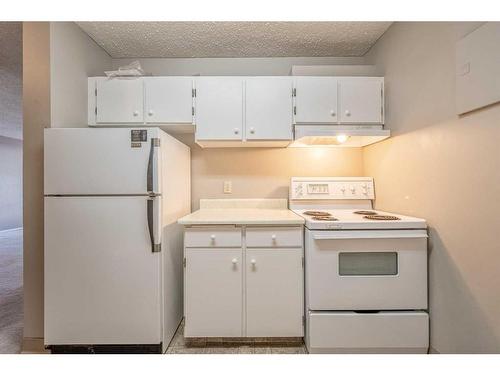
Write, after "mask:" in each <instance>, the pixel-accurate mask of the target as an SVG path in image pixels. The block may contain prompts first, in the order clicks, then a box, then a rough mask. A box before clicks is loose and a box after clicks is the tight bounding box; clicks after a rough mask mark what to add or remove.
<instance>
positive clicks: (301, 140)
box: [288, 125, 391, 147]
mask: <svg viewBox="0 0 500 375" xmlns="http://www.w3.org/2000/svg"><path fill="white" fill-rule="evenodd" d="M390 135H391V132H390V130H386V129H384V128H383V126H382V125H352V126H338V125H295V137H294V139H295V141H294V142H293V143H291V144H290V145H289V146H288V147H310V146H322V147H364V146H367V145H370V144H372V143H376V142H379V141H381V140H383V139H386V138H389V137H390Z"/></svg>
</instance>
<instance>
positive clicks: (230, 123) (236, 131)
mask: <svg viewBox="0 0 500 375" xmlns="http://www.w3.org/2000/svg"><path fill="white" fill-rule="evenodd" d="M195 111H196V112H195V119H196V140H241V139H242V134H243V79H242V78H238V77H201V78H198V79H197V80H196V108H195Z"/></svg>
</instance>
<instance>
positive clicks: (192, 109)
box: [191, 107, 194, 116]
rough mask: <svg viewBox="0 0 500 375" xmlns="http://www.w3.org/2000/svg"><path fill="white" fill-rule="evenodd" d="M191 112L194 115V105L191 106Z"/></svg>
mask: <svg viewBox="0 0 500 375" xmlns="http://www.w3.org/2000/svg"><path fill="white" fill-rule="evenodd" d="M191 114H192V115H193V116H194V107H191Z"/></svg>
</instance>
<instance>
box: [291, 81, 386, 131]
mask: <svg viewBox="0 0 500 375" xmlns="http://www.w3.org/2000/svg"><path fill="white" fill-rule="evenodd" d="M295 90H296V91H295V123H296V124H361V125H362V124H383V123H384V113H383V111H384V109H383V108H384V78H383V77H296V78H295Z"/></svg>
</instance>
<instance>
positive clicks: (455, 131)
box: [363, 23, 500, 353]
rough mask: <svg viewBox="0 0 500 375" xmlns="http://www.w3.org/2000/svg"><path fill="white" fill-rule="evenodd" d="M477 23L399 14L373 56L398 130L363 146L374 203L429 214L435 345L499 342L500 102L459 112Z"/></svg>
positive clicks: (494, 346)
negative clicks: (464, 50)
mask: <svg viewBox="0 0 500 375" xmlns="http://www.w3.org/2000/svg"><path fill="white" fill-rule="evenodd" d="M477 26H478V25H477V24H467V23H461V24H458V23H396V24H394V25H393V26H392V27H391V28H390V29H389V30H388V31H387V32H386V34H385V35H384V36H383V37H382V38H381V39H380V40H379V41H378V43H377V44H376V45H375V47H374V48H373V49H372V50H371V51H370V53H369V54H368V56H367V58H368V61H369V62H371V63H376V64H377V65H380V66H382V67H383V68H384V70H385V77H386V103H387V109H386V111H387V112H386V123H387V126H388V127H389V128H390V129H391V131H392V132H393V135H394V137H393V138H390V139H389V140H387V141H384V142H381V143H378V144H376V145H372V146H369V147H367V148H365V149H364V152H363V156H364V173H365V174H366V175H370V176H373V177H374V178H375V184H376V190H377V202H376V206H377V208H379V209H385V210H389V211H390V210H392V211H396V212H401V213H406V214H410V215H415V216H421V217H424V218H426V219H427V220H428V222H429V226H430V308H431V345H432V347H433V348H434V349H436V350H437V351H439V352H442V353H475V352H481V353H490V352H494V353H499V352H500V297H499V291H498V287H499V286H500V272H499V270H500V242H499V237H498V230H499V228H500V215H498V212H500V200H499V197H500V168H499V165H500V152H499V146H498V144H499V141H500V105H498V104H497V105H495V106H491V107H489V108H486V109H483V110H480V111H476V112H473V113H470V114H468V115H466V116H463V117H460V118H459V117H457V116H456V115H455V107H454V98H455V97H454V95H455V93H454V84H455V83H454V82H455V81H454V80H455V41H457V40H458V39H459V38H460V37H461V36H463V35H465V34H467V33H468V32H470V31H471V30H473V29H474V28H476V27H477Z"/></svg>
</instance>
